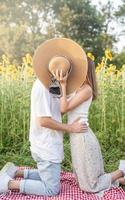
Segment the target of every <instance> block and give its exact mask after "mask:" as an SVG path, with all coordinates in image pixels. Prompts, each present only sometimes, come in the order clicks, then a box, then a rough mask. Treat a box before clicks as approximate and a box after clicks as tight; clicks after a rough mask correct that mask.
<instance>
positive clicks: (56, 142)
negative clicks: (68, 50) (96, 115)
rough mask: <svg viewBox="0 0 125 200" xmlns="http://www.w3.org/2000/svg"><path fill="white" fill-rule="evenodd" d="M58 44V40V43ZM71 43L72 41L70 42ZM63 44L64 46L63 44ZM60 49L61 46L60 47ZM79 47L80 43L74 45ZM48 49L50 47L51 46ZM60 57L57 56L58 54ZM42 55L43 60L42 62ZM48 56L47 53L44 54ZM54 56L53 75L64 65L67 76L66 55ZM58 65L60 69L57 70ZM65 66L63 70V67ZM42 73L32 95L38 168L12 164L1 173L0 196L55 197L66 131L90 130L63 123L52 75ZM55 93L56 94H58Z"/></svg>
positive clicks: (32, 129)
mask: <svg viewBox="0 0 125 200" xmlns="http://www.w3.org/2000/svg"><path fill="white" fill-rule="evenodd" d="M55 42H56V41H55ZM66 42H68V43H71V44H72V42H71V41H66ZM62 44H63V43H62ZM56 46H58V44H56ZM44 47H45V44H42V45H41V48H42V50H41V49H40V52H39V48H38V50H37V52H36V55H35V57H34V66H35V67H34V68H35V72H36V74H37V72H38V71H39V72H38V77H39V76H40V74H41V70H40V69H39V70H38V71H37V64H39V66H40V65H41V63H40V62H41V60H42V65H43V66H45V63H44V60H43V59H41V55H42V51H43V50H45V49H44ZM74 47H76V44H74ZM47 49H48V44H47ZM54 55H56V54H54ZM39 56H40V59H39ZM44 57H45V53H44ZM57 57H58V58H55V57H54V56H52V57H51V59H50V60H49V63H48V65H49V71H50V72H51V75H52V73H53V70H54V69H56V67H57V66H60V68H62V69H63V70H64V73H66V71H67V70H69V68H70V67H71V66H70V62H69V61H68V60H67V59H66V58H64V57H63V56H61V57H60V56H57ZM55 66H56V67H55ZM62 66H63V67H62ZM50 72H48V70H47V71H45V70H44V69H43V70H42V80H41V78H40V80H41V81H40V80H39V79H37V80H36V81H35V82H34V85H33V88H32V92H31V121H30V137H29V139H30V144H31V146H30V149H31V154H32V157H33V159H34V160H35V161H36V163H37V169H33V170H31V169H25V170H18V169H17V167H16V166H15V165H14V164H13V163H8V164H7V165H5V166H4V168H3V169H2V170H1V172H0V180H2V181H0V193H2V192H7V191H8V190H15V189H17V190H19V191H20V192H21V193H25V194H36V195H45V196H53V195H56V194H58V193H59V190H60V172H61V162H62V160H63V157H64V156H63V134H62V132H64V131H66V132H72V133H73V132H74V133H76V132H77V133H80V132H84V131H86V130H87V126H86V125H85V124H82V123H79V122H78V120H79V119H76V121H75V122H73V123H72V124H62V123H61V113H60V100H59V97H58V95H57V93H56V92H54V90H51V89H52V88H51V89H50V91H49V88H50V82H49V85H48V87H47V86H46V81H48V79H50V78H49V76H48V77H47V79H46V75H48V73H50ZM54 93H55V94H54ZM16 176H21V177H23V178H24V179H23V180H21V181H18V180H13V178H14V177H16Z"/></svg>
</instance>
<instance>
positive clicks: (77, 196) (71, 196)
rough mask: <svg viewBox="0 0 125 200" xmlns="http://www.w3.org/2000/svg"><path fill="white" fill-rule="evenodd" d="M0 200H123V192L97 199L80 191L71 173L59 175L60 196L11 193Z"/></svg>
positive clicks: (113, 190) (111, 191) (113, 189)
mask: <svg viewBox="0 0 125 200" xmlns="http://www.w3.org/2000/svg"><path fill="white" fill-rule="evenodd" d="M0 200H125V191H124V190H123V189H122V188H120V187H119V188H112V189H110V190H109V191H106V192H105V194H104V197H102V198H99V197H98V196H97V195H95V194H92V193H87V192H83V191H82V190H80V188H79V186H78V184H77V182H76V179H75V177H74V175H73V173H70V172H62V173H61V190H60V194H59V195H56V196H54V197H44V196H36V195H25V194H20V193H19V192H16V191H13V192H9V193H8V194H6V195H5V196H4V195H0Z"/></svg>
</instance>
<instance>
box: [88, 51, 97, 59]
mask: <svg viewBox="0 0 125 200" xmlns="http://www.w3.org/2000/svg"><path fill="white" fill-rule="evenodd" d="M87 56H88V57H89V58H90V59H91V60H93V61H94V60H95V57H94V55H93V54H92V53H90V52H88V53H87Z"/></svg>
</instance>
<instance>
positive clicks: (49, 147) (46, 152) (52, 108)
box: [29, 79, 64, 163]
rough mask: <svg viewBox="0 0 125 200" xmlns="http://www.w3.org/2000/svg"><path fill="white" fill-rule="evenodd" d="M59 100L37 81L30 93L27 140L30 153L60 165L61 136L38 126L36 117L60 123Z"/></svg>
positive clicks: (61, 153)
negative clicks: (49, 118) (48, 118)
mask: <svg viewBox="0 0 125 200" xmlns="http://www.w3.org/2000/svg"><path fill="white" fill-rule="evenodd" d="M59 105H60V103H59V98H57V97H55V96H54V95H52V94H50V93H49V91H48V90H47V89H46V88H45V87H44V85H43V84H42V83H41V82H40V81H39V80H38V79H37V80H36V81H35V82H34V85H33V87H32V92H31V120H30V134H29V140H30V144H31V152H33V153H36V154H38V156H39V157H40V158H41V159H43V160H48V161H52V162H55V163H60V162H61V161H62V159H63V157H64V155H63V134H62V132H60V131H55V130H51V129H49V128H44V127H41V126H39V125H38V123H37V122H36V118H37V117H51V118H52V119H55V120H56V121H58V122H61V113H60V106H59Z"/></svg>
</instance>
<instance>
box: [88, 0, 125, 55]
mask: <svg viewBox="0 0 125 200" xmlns="http://www.w3.org/2000/svg"><path fill="white" fill-rule="evenodd" d="M91 2H92V4H94V5H96V6H97V8H98V9H100V4H102V5H105V4H106V3H107V2H108V0H91ZM112 2H113V6H114V8H115V10H116V9H117V8H118V6H119V5H121V4H122V0H114V1H113V0H112ZM112 28H114V30H113V34H116V36H117V38H118V42H117V43H116V44H115V45H114V48H115V50H116V51H118V52H121V51H122V49H123V47H125V35H123V34H122V35H121V33H122V30H123V26H122V25H120V23H117V22H116V21H112V23H111V24H110V27H109V33H110V34H111V33H112Z"/></svg>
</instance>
